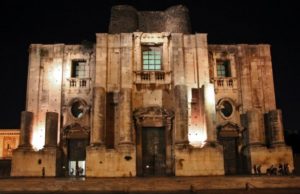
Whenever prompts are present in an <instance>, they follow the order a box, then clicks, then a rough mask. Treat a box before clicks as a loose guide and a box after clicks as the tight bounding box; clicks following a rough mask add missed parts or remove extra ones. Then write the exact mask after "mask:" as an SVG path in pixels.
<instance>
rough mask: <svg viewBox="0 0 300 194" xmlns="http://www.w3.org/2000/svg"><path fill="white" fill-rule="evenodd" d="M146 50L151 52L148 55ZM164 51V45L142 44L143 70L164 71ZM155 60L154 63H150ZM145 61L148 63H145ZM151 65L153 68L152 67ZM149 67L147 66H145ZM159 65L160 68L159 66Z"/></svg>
mask: <svg viewBox="0 0 300 194" xmlns="http://www.w3.org/2000/svg"><path fill="white" fill-rule="evenodd" d="M145 52H151V53H148V55H145ZM162 59H163V52H162V45H155V46H153V45H151V46H150V45H143V46H142V53H141V61H142V67H141V69H142V71H163V60H162ZM151 60H153V63H150V61H151ZM158 60H159V64H157V61H158ZM145 61H147V62H148V63H147V64H145ZM147 66H148V67H147ZM150 66H151V67H152V68H150ZM145 67H147V68H145ZM157 67H159V68H157Z"/></svg>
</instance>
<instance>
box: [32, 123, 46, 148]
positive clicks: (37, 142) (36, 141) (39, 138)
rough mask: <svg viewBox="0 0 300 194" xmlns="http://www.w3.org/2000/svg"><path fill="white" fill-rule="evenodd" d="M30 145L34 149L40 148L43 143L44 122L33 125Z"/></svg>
mask: <svg viewBox="0 0 300 194" xmlns="http://www.w3.org/2000/svg"><path fill="white" fill-rule="evenodd" d="M31 144H32V147H33V149H34V150H40V149H42V148H43V147H44V145H45V124H44V123H39V124H38V125H36V126H35V127H33V134H32V142H31Z"/></svg>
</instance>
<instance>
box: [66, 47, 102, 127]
mask: <svg viewBox="0 0 300 194" xmlns="http://www.w3.org/2000/svg"><path fill="white" fill-rule="evenodd" d="M74 60H82V61H85V63H86V68H87V69H88V71H89V73H88V75H87V77H86V78H72V77H71V74H72V61H74ZM95 73H96V72H95V48H94V47H89V46H87V45H65V47H64V53H63V74H62V116H63V123H62V125H61V128H62V130H63V129H65V128H66V127H69V126H70V125H72V124H74V123H75V122H76V123H78V124H79V125H80V126H81V127H84V128H86V129H89V128H90V127H91V126H90V124H91V122H90V118H91V106H92V95H93V92H92V89H93V85H94V79H95ZM72 81H74V82H73V83H75V85H72ZM82 81H85V85H83V84H82ZM76 101H80V102H82V104H83V106H84V107H83V110H84V112H83V115H82V117H80V118H75V117H74V116H73V115H72V112H71V108H72V104H73V103H74V102H76ZM61 133H63V131H61Z"/></svg>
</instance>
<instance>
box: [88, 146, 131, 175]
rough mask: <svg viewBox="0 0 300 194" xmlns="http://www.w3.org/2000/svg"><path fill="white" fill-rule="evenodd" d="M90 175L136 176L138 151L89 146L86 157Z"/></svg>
mask: <svg viewBox="0 0 300 194" xmlns="http://www.w3.org/2000/svg"><path fill="white" fill-rule="evenodd" d="M86 176H88V177H133V176H136V151H135V148H134V147H132V148H129V149H118V150H116V149H105V148H101V147H88V148H87V157H86Z"/></svg>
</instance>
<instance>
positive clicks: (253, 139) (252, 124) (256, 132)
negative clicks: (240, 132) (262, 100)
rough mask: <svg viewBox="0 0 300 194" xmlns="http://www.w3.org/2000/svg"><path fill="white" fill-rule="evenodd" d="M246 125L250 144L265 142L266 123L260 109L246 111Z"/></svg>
mask: <svg viewBox="0 0 300 194" xmlns="http://www.w3.org/2000/svg"><path fill="white" fill-rule="evenodd" d="M246 121H247V122H246V127H247V130H248V136H249V144H250V145H255V144H264V133H265V131H264V124H263V116H262V114H261V112H260V111H259V110H254V109H253V110H249V111H247V112H246Z"/></svg>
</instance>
